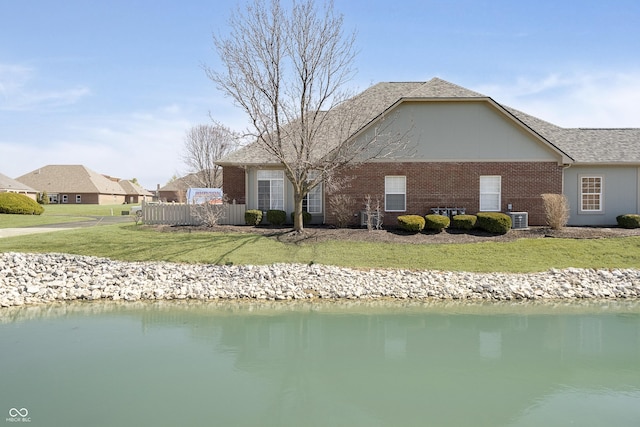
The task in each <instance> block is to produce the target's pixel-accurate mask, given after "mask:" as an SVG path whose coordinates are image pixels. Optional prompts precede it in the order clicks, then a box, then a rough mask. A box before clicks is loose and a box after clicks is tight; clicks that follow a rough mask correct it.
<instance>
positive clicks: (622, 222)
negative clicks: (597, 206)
mask: <svg viewBox="0 0 640 427" xmlns="http://www.w3.org/2000/svg"><path fill="white" fill-rule="evenodd" d="M616 221H618V225H619V226H620V227H622V228H640V215H637V214H626V215H618V216H617V217H616Z"/></svg>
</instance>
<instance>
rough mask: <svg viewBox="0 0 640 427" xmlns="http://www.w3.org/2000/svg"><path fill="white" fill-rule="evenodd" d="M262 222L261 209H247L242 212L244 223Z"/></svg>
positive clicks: (254, 224) (256, 223)
mask: <svg viewBox="0 0 640 427" xmlns="http://www.w3.org/2000/svg"><path fill="white" fill-rule="evenodd" d="M261 222H262V211H261V210H259V209H249V210H248V211H245V213H244V223H245V224H247V225H253V226H256V225H258V224H260V223H261Z"/></svg>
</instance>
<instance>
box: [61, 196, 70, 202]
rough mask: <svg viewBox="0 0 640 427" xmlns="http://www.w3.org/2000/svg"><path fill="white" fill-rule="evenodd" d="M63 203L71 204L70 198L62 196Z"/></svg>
mask: <svg viewBox="0 0 640 427" xmlns="http://www.w3.org/2000/svg"><path fill="white" fill-rule="evenodd" d="M62 203H69V196H68V195H66V194H63V195H62Z"/></svg>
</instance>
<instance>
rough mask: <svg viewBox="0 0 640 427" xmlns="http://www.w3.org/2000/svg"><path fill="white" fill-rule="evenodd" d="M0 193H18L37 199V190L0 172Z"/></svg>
mask: <svg viewBox="0 0 640 427" xmlns="http://www.w3.org/2000/svg"><path fill="white" fill-rule="evenodd" d="M0 193H19V194H24V195H26V196H29V197H30V198H32V199H33V200H37V199H38V191H37V190H35V189H33V188H31V187H29V186H28V185H25V184H23V183H21V182H19V181H16V180H15V179H12V178H9V177H8V176H6V175H3V174H1V173H0Z"/></svg>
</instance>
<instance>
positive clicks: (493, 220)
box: [476, 212, 512, 234]
mask: <svg viewBox="0 0 640 427" xmlns="http://www.w3.org/2000/svg"><path fill="white" fill-rule="evenodd" d="M476 218H477V221H476V226H477V227H478V228H480V229H481V230H484V231H487V232H489V233H494V234H507V232H508V231H509V230H511V225H512V224H511V217H510V216H509V215H507V214H503V213H500V212H479V213H478V214H477V215H476Z"/></svg>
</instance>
